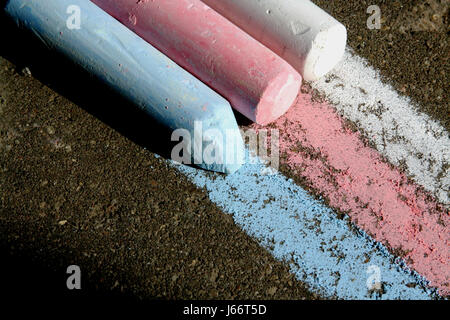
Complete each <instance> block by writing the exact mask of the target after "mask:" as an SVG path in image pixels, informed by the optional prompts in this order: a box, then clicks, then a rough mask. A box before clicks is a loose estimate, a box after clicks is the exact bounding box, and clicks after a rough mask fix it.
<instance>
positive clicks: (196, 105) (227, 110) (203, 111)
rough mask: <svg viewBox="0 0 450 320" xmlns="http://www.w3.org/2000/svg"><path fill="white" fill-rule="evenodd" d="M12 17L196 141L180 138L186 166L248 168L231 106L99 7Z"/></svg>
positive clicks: (15, 3) (16, 8)
mask: <svg viewBox="0 0 450 320" xmlns="http://www.w3.org/2000/svg"><path fill="white" fill-rule="evenodd" d="M5 10H6V13H7V14H8V15H9V16H10V17H11V18H12V19H13V20H14V21H15V22H16V23H17V24H18V25H19V26H21V27H25V28H27V29H29V30H31V31H32V32H33V33H34V34H35V35H36V36H37V37H39V38H40V39H41V40H42V41H43V42H44V43H45V44H46V45H47V46H48V47H49V48H52V49H55V50H57V51H59V52H61V53H62V54H64V55H65V56H67V57H69V58H70V59H71V60H73V61H74V62H75V63H76V64H78V65H80V66H81V67H83V68H84V69H86V70H87V71H89V72H90V73H92V74H94V75H95V76H97V77H98V78H100V79H101V80H102V81H104V82H105V83H107V84H108V85H110V86H111V87H113V88H114V89H115V90H116V91H118V92H119V93H120V94H122V95H123V96H125V97H126V98H128V99H129V100H131V101H132V102H134V103H135V104H136V105H138V106H139V107H140V108H142V109H143V110H145V111H146V112H147V113H148V114H150V115H151V116H152V117H154V118H155V119H157V120H158V121H159V122H161V123H162V124H164V125H166V126H168V127H169V128H171V129H172V130H176V129H184V131H185V132H186V133H188V135H189V137H190V138H191V139H192V140H193V139H194V137H196V138H197V140H195V141H192V140H190V141H187V140H188V136H186V135H180V134H178V135H177V137H178V138H177V139H176V140H175V141H180V145H182V146H184V147H185V148H184V149H180V150H184V151H187V154H188V159H189V161H185V162H188V163H189V162H192V163H193V164H197V165H198V166H199V167H202V168H204V169H207V170H213V171H218V172H225V173H232V172H234V171H236V170H237V169H238V168H239V167H240V166H241V165H242V163H243V161H244V160H243V158H244V145H243V142H242V138H241V136H240V135H239V134H237V133H238V132H239V129H238V126H237V123H236V119H235V118H234V115H233V112H232V110H231V107H230V105H229V103H228V102H227V101H226V100H225V99H223V98H222V97H221V96H219V95H218V94H217V93H215V92H214V91H213V90H212V89H210V88H209V87H207V86H206V85H205V84H203V83H202V82H200V81H199V80H198V79H196V78H195V77H194V76H192V75H191V74H189V73H188V72H187V71H185V70H184V69H182V68H181V67H179V66H178V65H177V64H175V63H174V62H173V61H171V60H170V59H169V58H167V57H166V56H165V55H163V54H162V53H161V52H159V51H158V50H157V49H155V48H154V47H152V46H151V45H150V44H148V43H147V42H146V41H144V40H142V39H141V38H140V37H138V36H137V35H136V34H134V33H133V32H132V31H130V30H129V29H128V28H126V27H125V26H123V25H122V24H121V23H120V22H118V21H116V20H115V19H114V18H113V17H111V16H109V15H108V14H107V13H106V12H104V11H103V10H102V9H100V8H99V7H97V6H96V5H95V4H93V3H92V2H90V1H86V0H45V1H42V0H9V2H8V3H7V5H6V7H5ZM152 138H153V139H158V137H150V139H152ZM227 138H228V139H227ZM231 138H233V139H231ZM198 141H199V142H198ZM187 142H189V143H187ZM169 143H170V141H168V145H169ZM216 147H217V148H216ZM207 151H208V152H209V153H206V152H207ZM219 151H220V152H219ZM180 154H182V152H180ZM185 154H186V153H185ZM208 154H209V155H211V156H209V157H207V158H206V159H207V161H206V160H205V157H204V155H208ZM184 159H186V158H184Z"/></svg>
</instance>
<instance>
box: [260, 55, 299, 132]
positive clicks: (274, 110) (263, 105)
mask: <svg viewBox="0 0 450 320" xmlns="http://www.w3.org/2000/svg"><path fill="white" fill-rule="evenodd" d="M301 84H302V77H301V75H300V74H299V73H298V72H297V71H295V70H294V69H293V68H292V67H291V66H289V65H287V64H286V69H285V70H284V71H283V72H280V73H279V74H278V76H277V77H275V78H274V79H272V81H271V82H270V84H269V85H268V87H267V88H266V90H265V91H264V93H263V96H262V98H261V100H260V102H259V103H258V106H257V108H256V115H255V119H254V121H255V122H256V123H258V124H260V125H266V124H269V123H271V122H273V121H275V120H277V119H278V118H279V117H281V116H282V115H283V114H285V113H286V111H287V110H288V109H289V108H290V107H291V106H292V105H293V104H294V102H295V99H296V98H297V95H298V93H299V92H300V87H301Z"/></svg>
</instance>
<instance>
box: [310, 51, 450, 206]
mask: <svg viewBox="0 0 450 320" xmlns="http://www.w3.org/2000/svg"><path fill="white" fill-rule="evenodd" d="M311 85H312V87H313V88H315V89H317V90H318V91H319V92H321V93H323V94H324V95H325V96H326V97H327V99H328V100H329V101H330V102H331V103H332V104H334V106H335V107H336V109H337V110H338V112H339V113H340V114H341V115H343V116H344V117H345V118H347V119H349V120H350V121H352V122H354V123H355V124H356V125H357V126H358V128H359V129H360V130H361V131H362V132H364V133H365V135H366V136H367V138H368V139H369V140H370V141H371V142H372V143H373V144H374V146H375V147H376V149H377V150H378V151H379V152H380V153H381V154H382V155H384V156H385V157H386V158H387V159H388V160H389V161H390V162H391V163H392V164H394V165H396V166H403V167H405V169H406V173H407V174H408V175H409V176H410V177H411V178H412V179H413V180H414V181H415V182H416V183H418V184H419V185H421V186H423V187H424V188H425V190H427V191H429V192H431V193H432V194H433V195H434V196H435V197H436V198H437V199H438V200H439V201H441V202H442V203H443V204H444V205H445V206H446V207H449V204H450V198H449V197H450V196H449V190H450V170H449V163H450V160H449V158H450V137H449V134H448V132H447V131H446V130H445V129H444V128H443V127H442V126H441V125H440V124H438V123H437V122H436V121H434V120H432V119H431V118H430V117H429V116H428V115H426V114H424V113H422V112H420V111H418V108H417V105H415V104H414V103H413V102H412V101H411V99H410V98H408V97H403V96H400V95H399V93H397V91H396V90H395V89H394V88H393V87H392V86H391V85H389V84H385V83H383V81H382V79H381V76H380V73H379V72H378V71H377V70H375V69H374V68H373V67H371V66H370V65H369V64H368V62H367V61H366V60H365V59H363V58H361V57H359V56H357V55H356V54H354V53H353V51H352V49H350V48H347V50H346V53H345V55H344V59H343V60H342V61H341V62H340V63H339V64H338V65H337V66H336V68H335V69H334V70H333V71H332V72H331V73H330V74H328V75H327V76H326V77H324V78H322V79H320V80H317V81H315V82H312V83H311Z"/></svg>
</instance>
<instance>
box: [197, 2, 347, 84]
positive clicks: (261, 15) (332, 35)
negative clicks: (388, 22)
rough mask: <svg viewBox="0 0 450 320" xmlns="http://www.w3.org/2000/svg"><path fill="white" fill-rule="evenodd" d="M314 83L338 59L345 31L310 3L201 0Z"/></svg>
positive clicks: (342, 52)
mask: <svg viewBox="0 0 450 320" xmlns="http://www.w3.org/2000/svg"><path fill="white" fill-rule="evenodd" d="M202 1H203V2H205V3H206V4H208V5H209V6H210V7H212V8H213V9H214V10H216V11H218V12H219V13H220V14H222V15H223V16H225V17H226V18H227V19H229V20H231V21H232V22H233V23H235V24H236V25H238V26H239V27H240V28H241V29H243V30H245V31H246V32H247V33H249V34H250V35H251V36H253V37H254V38H256V39H257V40H259V41H260V42H261V43H263V44H264V45H265V46H267V47H269V48H270V49H271V50H272V51H274V52H275V53H276V54H278V55H279V56H281V57H282V58H283V59H285V60H286V61H287V62H289V63H290V64H291V65H292V66H293V67H294V68H295V69H297V71H299V72H300V73H301V75H302V76H303V78H304V79H305V80H308V81H312V80H316V79H318V78H320V77H321V76H323V75H325V74H326V73H328V72H329V71H330V70H331V69H333V67H334V66H335V65H336V64H337V63H338V62H339V61H340V60H341V58H342V56H343V54H344V51H345V45H346V42H347V30H346V28H345V27H344V26H343V25H342V24H341V23H340V22H339V21H337V20H336V19H334V18H333V17H332V16H330V15H329V14H328V13H326V12H325V11H324V10H322V9H321V8H319V7H318V6H316V5H315V4H314V3H312V2H311V1H309V0H202Z"/></svg>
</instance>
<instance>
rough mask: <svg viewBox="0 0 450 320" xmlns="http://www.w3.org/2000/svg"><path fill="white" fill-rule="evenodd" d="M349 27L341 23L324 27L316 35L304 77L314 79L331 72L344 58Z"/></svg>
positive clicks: (306, 62) (305, 66) (307, 59)
mask: <svg viewBox="0 0 450 320" xmlns="http://www.w3.org/2000/svg"><path fill="white" fill-rule="evenodd" d="M346 44H347V29H346V28H345V26H344V25H342V24H341V23H336V24H333V25H332V26H330V27H328V28H324V29H323V30H322V31H321V32H319V33H318V34H317V36H316V37H315V39H314V41H313V43H312V47H311V50H310V51H309V53H308V55H307V57H306V60H305V65H304V70H303V78H304V79H305V80H307V81H314V80H317V79H319V78H321V77H322V76H324V75H325V74H327V73H328V72H330V71H331V70H332V69H333V68H334V67H335V66H336V65H337V64H338V62H339V61H340V60H341V59H342V57H343V56H344V52H345V47H346Z"/></svg>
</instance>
